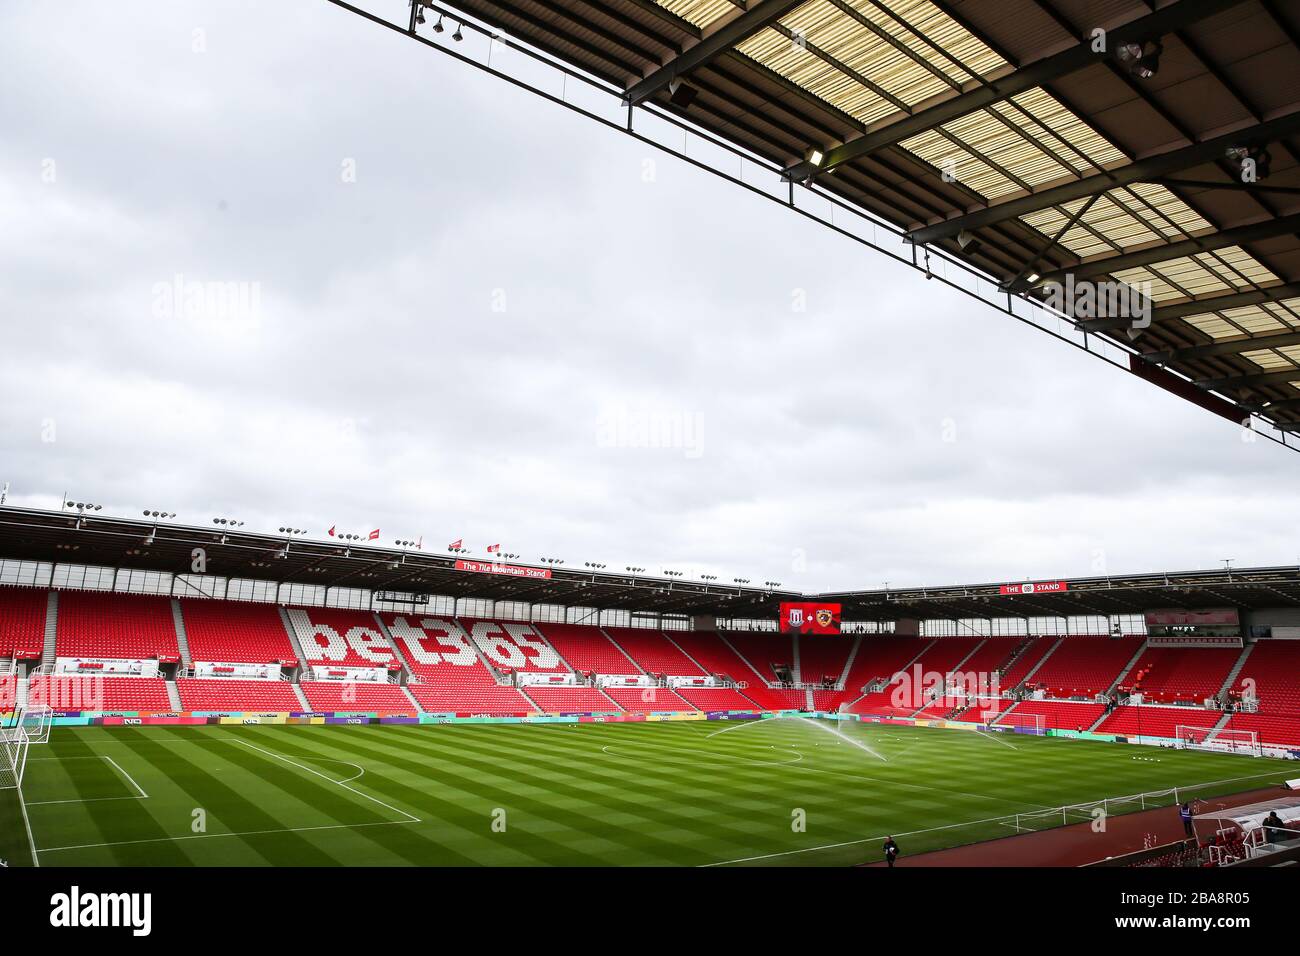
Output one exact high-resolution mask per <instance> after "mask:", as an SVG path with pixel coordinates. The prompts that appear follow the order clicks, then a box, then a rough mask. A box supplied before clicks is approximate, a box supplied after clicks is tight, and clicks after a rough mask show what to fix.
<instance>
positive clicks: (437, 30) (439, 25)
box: [433, 13, 446, 33]
mask: <svg viewBox="0 0 1300 956" xmlns="http://www.w3.org/2000/svg"><path fill="white" fill-rule="evenodd" d="M444 29H446V28H445V27H443V25H442V14H441V13H440V14H438V22H437V23H435V24H434V25H433V32H434V33H441V32H442V31H443V30H444Z"/></svg>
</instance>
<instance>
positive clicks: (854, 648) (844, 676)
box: [835, 634, 862, 690]
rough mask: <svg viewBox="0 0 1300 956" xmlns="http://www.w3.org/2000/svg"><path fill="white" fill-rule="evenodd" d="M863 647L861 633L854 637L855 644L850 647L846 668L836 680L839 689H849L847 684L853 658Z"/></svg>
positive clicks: (845, 663)
mask: <svg viewBox="0 0 1300 956" xmlns="http://www.w3.org/2000/svg"><path fill="white" fill-rule="evenodd" d="M861 647H862V635H861V634H859V635H857V636H856V637H855V638H853V646H852V647H851V648H849V659H848V660H846V661H845V662H844V670H842V671H840V679H839V680H838V681H836V682H835V686H836V688H837V689H838V690H848V687H847V686H845V685H847V684H848V682H849V672H850V671H851V670H852V669H853V660H854V658H856V657H857V656H858V650H859V649H860V648H861Z"/></svg>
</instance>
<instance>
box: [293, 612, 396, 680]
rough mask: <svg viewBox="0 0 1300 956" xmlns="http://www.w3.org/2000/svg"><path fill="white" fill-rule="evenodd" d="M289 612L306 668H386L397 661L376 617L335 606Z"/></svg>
mask: <svg viewBox="0 0 1300 956" xmlns="http://www.w3.org/2000/svg"><path fill="white" fill-rule="evenodd" d="M286 610H287V612H288V617H289V625H290V626H291V627H292V628H293V633H294V636H295V637H296V638H297V639H298V646H299V647H301V648H302V655H303V658H304V660H303V664H304V665H308V664H315V665H321V666H329V665H331V664H336V665H338V666H340V667H386V666H387V665H388V664H389V663H390V662H392V661H395V660H396V659H397V658H396V656H395V654H394V651H393V648H392V645H390V644H389V643H388V639H387V638H386V637H384V635H383V633H382V632H381V631H380V630H379V626H378V625H377V624H376V623H375V616H374V615H373V614H370V613H368V612H365V611H348V610H343V609H340V608H331V607H312V608H305V607H291V608H287V609H286Z"/></svg>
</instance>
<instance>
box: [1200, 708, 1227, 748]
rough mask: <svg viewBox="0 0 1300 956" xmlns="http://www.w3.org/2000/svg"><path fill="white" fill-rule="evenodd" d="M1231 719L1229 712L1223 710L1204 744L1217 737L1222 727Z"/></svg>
mask: <svg viewBox="0 0 1300 956" xmlns="http://www.w3.org/2000/svg"><path fill="white" fill-rule="evenodd" d="M1231 719H1232V713H1231V711H1227V710H1225V711H1224V712H1223V716H1222V717H1220V718H1219V720H1218V722H1217V723H1216V724H1215V725H1214V729H1213V731H1211V733H1210V734H1208V735H1207V736H1206V738H1205V742H1206V743H1209V742H1210V741H1211V740H1213V739H1214V738H1215V737H1217V736H1218V735H1219V731H1220V730H1222V729H1223V728H1224V727H1226V726H1228V721H1229V720H1231Z"/></svg>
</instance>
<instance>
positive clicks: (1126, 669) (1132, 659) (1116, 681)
mask: <svg viewBox="0 0 1300 956" xmlns="http://www.w3.org/2000/svg"><path fill="white" fill-rule="evenodd" d="M1149 643H1150V642H1149V641H1143V642H1142V643H1141V644H1140V645H1139V646H1138V649H1137V653H1136V654H1134V655H1133V656H1132V657H1130V658H1129V661H1128V663H1127V664H1125V665H1124V668H1123V670H1121V671H1120V672H1119V676H1118V677H1116V678H1115V679H1114V680H1113V681H1111V682H1110V686H1109V687H1107V688H1106V696H1107V697H1109V696H1110V695H1111V694H1113V693H1115V688H1116V687H1118V686H1119V682H1120V681H1122V680H1123V679H1124V678H1125V677H1127V676H1128V672H1129V671H1131V670H1132V669H1133V668H1134V667H1135V666H1136V665H1137V662H1138V661H1139V660H1140V659H1141V657H1142V655H1143V654H1144V653H1146V649H1147V644H1149ZM1088 729H1089V730H1091V729H1092V728H1091V727H1090V728H1088Z"/></svg>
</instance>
